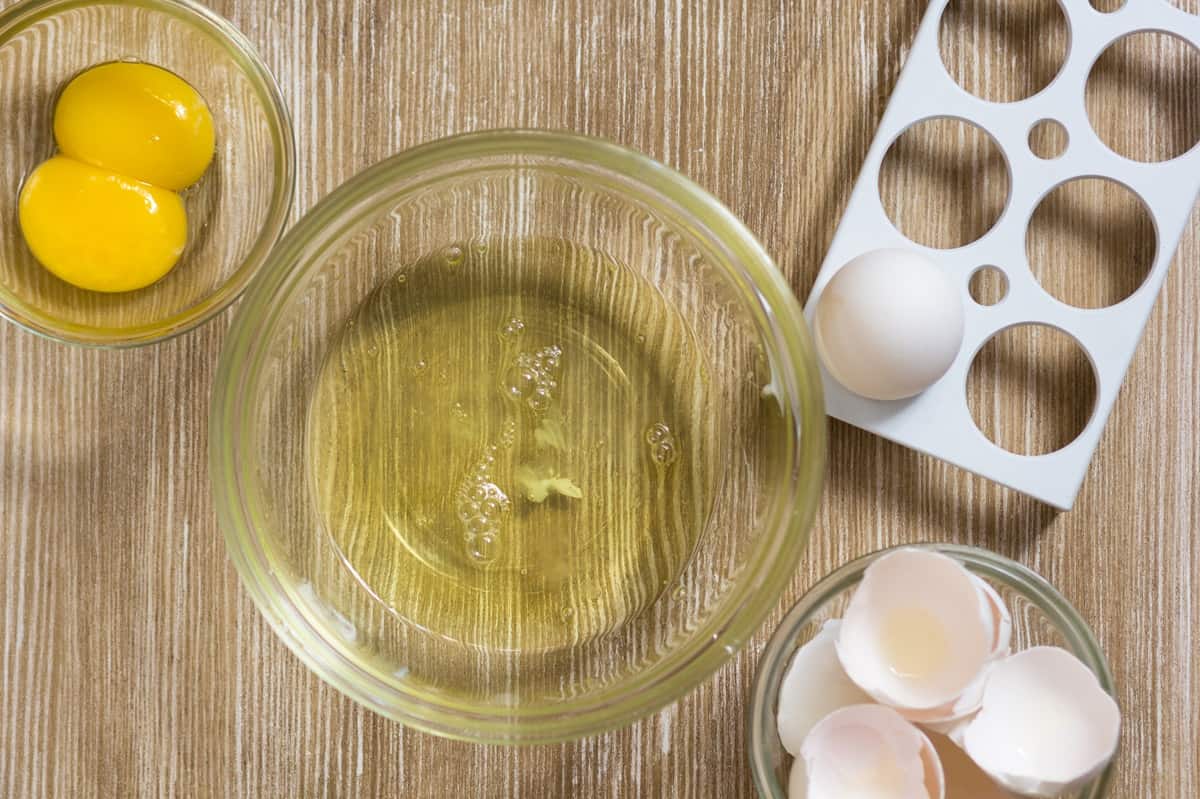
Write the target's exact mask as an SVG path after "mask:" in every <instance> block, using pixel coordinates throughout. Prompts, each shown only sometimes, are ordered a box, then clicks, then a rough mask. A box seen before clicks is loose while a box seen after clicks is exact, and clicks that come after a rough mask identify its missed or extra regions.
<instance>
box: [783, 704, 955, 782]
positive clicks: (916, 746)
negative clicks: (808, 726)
mask: <svg viewBox="0 0 1200 799" xmlns="http://www.w3.org/2000/svg"><path fill="white" fill-rule="evenodd" d="M801 755H802V757H803V758H804V770H805V774H806V776H807V784H806V785H805V786H804V791H803V793H801V794H800V797H803V799H846V798H847V797H859V796H861V797H867V796H869V797H872V798H873V799H944V797H945V791H946V784H945V778H944V776H943V773H942V766H941V761H940V760H939V759H938V756H937V753H936V752H935V751H934V748H933V744H932V743H930V741H929V739H928V738H927V737H925V735H924V734H923V733H922V732H921V731H920V730H918V729H917V728H916V727H914V726H913V725H912V724H910V723H909V722H908V721H906V720H905V719H904V718H903V717H902V716H900V714H898V713H896V711H894V710H892V709H891V708H886V707H883V706H882V705H851V706H850V707H845V708H842V709H841V710H835V711H834V712H833V713H830V714H829V715H828V716H826V717H825V718H824V719H822V720H821V721H819V722H818V723H817V724H816V726H814V727H813V728H812V730H811V731H810V732H809V734H808V736H807V737H806V738H805V739H804V745H803V746H802V747H801ZM791 799H798V797H797V796H796V795H795V794H792V795H791Z"/></svg>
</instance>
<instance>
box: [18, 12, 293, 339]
mask: <svg viewBox="0 0 1200 799" xmlns="http://www.w3.org/2000/svg"><path fill="white" fill-rule="evenodd" d="M110 61H144V62H147V63H150V64H155V65H157V66H160V67H163V68H165V69H168V70H170V71H172V72H174V73H175V74H177V75H179V76H180V77H181V78H183V79H184V80H186V81H187V82H188V83H190V84H191V85H192V86H193V87H195V88H196V89H197V91H199V93H200V95H201V96H202V97H204V99H205V101H206V102H207V103H208V106H209V109H210V110H211V112H212V116H213V124H214V127H215V130H216V155H215V157H214V158H213V162H212V164H211V165H210V166H209V168H208V171H207V172H206V173H205V175H204V177H202V178H201V179H200V181H199V182H198V183H197V184H196V185H194V186H191V187H189V188H188V189H186V190H184V191H183V192H182V195H183V200H184V205H185V207H186V209H187V214H188V240H187V245H186V248H185V249H184V252H183V256H182V257H181V259H180V261H179V263H177V264H176V265H175V267H174V268H173V269H172V270H171V271H170V272H168V273H167V275H166V276H165V277H163V278H162V279H161V280H159V281H158V282H156V283H154V284H152V285H150V286H147V287H146V288H143V289H140V290H138V291H130V292H125V293H121V294H102V293H98V292H93V291H85V290H83V289H80V288H76V287H75V286H72V285H70V284H69V283H66V282H64V281H62V280H60V279H58V278H57V277H56V276H55V275H53V274H52V273H51V272H49V271H48V270H46V269H44V268H42V266H41V265H40V264H39V263H38V262H37V261H36V260H35V259H34V257H33V254H32V253H31V252H30V251H29V247H28V246H27V245H26V244H25V239H24V237H23V236H22V234H21V229H20V225H19V224H18V222H17V198H18V196H19V195H20V192H21V185H22V183H23V181H24V180H25V178H26V177H27V176H28V175H29V173H30V172H32V171H33V169H34V168H35V167H36V166H37V165H38V164H40V163H41V162H42V161H44V160H45V159H47V158H49V157H50V156H51V155H53V154H54V152H55V149H56V145H55V141H54V131H53V124H52V121H53V118H54V106H55V102H56V101H57V99H58V95H59V92H60V91H61V90H62V88H63V87H64V85H65V84H66V83H67V82H69V81H70V80H71V78H73V77H74V76H75V75H77V74H78V73H80V72H82V71H83V70H85V69H87V68H88V67H92V66H95V65H97V64H103V63H107V62H110ZM0 82H2V83H3V86H4V90H3V91H2V92H0V119H3V120H4V128H3V132H2V133H0V316H3V317H4V318H6V319H8V320H9V321H12V322H15V323H16V324H18V325H20V326H21V327H24V328H26V329H27V330H31V331H33V332H34V333H38V334H40V335H43V336H46V337H48V338H52V339H56V340H59V341H64V342H68V343H71V344H81V345H85V346H93V347H133V346H138V345H143V344H151V343H154V342H157V341H162V340H163V339H166V338H170V337H171V336H174V335H178V334H180V333H183V332H185V331H187V330H190V329H192V328H194V327H196V326H197V325H200V324H202V323H204V322H205V321H207V320H209V319H211V318H212V317H213V316H215V315H217V314H219V313H220V312H221V311H222V310H224V309H225V308H226V307H227V306H228V305H229V304H230V303H231V302H233V301H234V300H235V299H237V297H238V296H239V295H240V294H241V292H242V290H243V289H244V288H245V287H246V285H247V284H248V283H249V282H250V278H251V277H253V276H254V274H255V272H256V271H257V270H258V268H259V267H260V266H261V265H262V263H263V261H264V260H265V259H266V257H267V253H268V252H269V251H270V249H271V247H272V246H273V245H274V244H275V243H276V242H277V241H278V240H279V237H280V235H281V234H282V233H283V228H284V225H285V224H286V223H287V218H288V213H289V210H290V208H291V202H292V190H293V188H294V182H295V145H294V143H293V141H292V128H291V122H290V121H289V119H288V113H287V108H286V106H285V105H284V102H283V98H282V96H281V95H280V93H279V87H278V86H277V85H276V83H275V80H274V79H273V78H272V77H271V74H270V73H269V72H268V70H267V68H266V66H265V65H264V64H263V62H262V60H261V59H260V58H259V57H258V55H257V54H256V53H255V51H254V48H253V46H252V45H251V44H250V42H249V41H247V40H246V37H244V36H243V35H242V34H241V33H239V32H238V31H237V30H236V29H234V28H233V26H231V25H230V24H229V23H228V22H226V21H225V20H223V19H221V18H220V17H218V16H216V15H215V14H213V13H212V12H211V11H209V10H208V9H207V8H205V7H204V6H201V5H199V4H197V3H193V2H191V0H26V2H20V3H16V4H14V5H12V6H10V7H9V8H7V9H5V10H4V12H3V13H0Z"/></svg>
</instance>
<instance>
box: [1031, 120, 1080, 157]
mask: <svg viewBox="0 0 1200 799" xmlns="http://www.w3.org/2000/svg"><path fill="white" fill-rule="evenodd" d="M1070 141H1071V137H1070V136H1069V135H1068V134H1067V129H1066V128H1065V127H1063V124H1062V123H1061V122H1059V121H1058V120H1055V119H1043V120H1042V121H1040V122H1038V123H1036V124H1034V126H1033V127H1032V128H1030V129H1029V149H1030V151H1031V152H1032V153H1033V154H1034V155H1036V156H1037V157H1038V158H1041V159H1044V160H1046V161H1051V160H1053V159H1055V158H1061V157H1062V155H1063V153H1065V152H1066V151H1067V145H1068V144H1069V143H1070Z"/></svg>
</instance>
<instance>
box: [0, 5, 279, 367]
mask: <svg viewBox="0 0 1200 799" xmlns="http://www.w3.org/2000/svg"><path fill="white" fill-rule="evenodd" d="M89 6H128V7H132V8H145V9H150V10H153V11H158V12H162V13H165V14H169V15H171V16H174V17H175V18H177V19H180V20H182V21H183V22H185V23H186V24H189V25H191V26H193V27H195V28H198V29H199V30H201V31H203V32H204V33H206V34H207V35H209V36H211V37H212V38H214V39H215V40H216V41H218V42H220V43H221V45H222V46H223V47H224V48H225V50H226V52H227V53H228V54H229V56H230V57H231V59H232V60H233V62H234V63H235V64H236V65H237V68H238V69H239V71H240V72H241V73H242V74H243V75H244V76H245V77H246V78H247V80H249V82H250V84H251V85H252V86H253V88H254V90H255V94H256V96H257V97H258V98H259V100H260V101H261V104H262V107H263V109H264V112H265V115H266V118H267V126H268V128H269V129H270V136H271V148H272V152H273V153H274V156H275V186H274V190H273V191H272V194H271V200H270V204H269V205H268V208H267V216H266V220H265V222H264V224H263V226H262V228H261V229H260V230H259V232H258V236H257V237H256V239H255V241H254V244H253V246H252V247H251V248H250V251H249V252H248V253H247V254H246V256H245V257H244V258H243V259H242V260H241V263H240V264H239V265H238V267H237V269H236V270H235V271H234V272H233V273H232V274H231V275H229V277H227V278H226V279H225V280H224V281H223V282H221V283H220V284H219V285H218V286H217V288H216V289H215V290H214V291H213V292H212V293H211V294H209V295H208V296H206V297H204V298H203V299H201V300H200V301H198V302H196V303H194V304H193V305H190V306H188V307H186V308H184V309H183V310H181V311H178V312H176V313H173V314H171V315H170V316H167V317H164V318H163V319H159V320H157V321H154V322H149V323H144V324H138V325H130V326H127V327H119V328H108V327H100V326H96V325H83V324H73V323H65V324H61V325H58V324H51V323H49V322H47V321H45V318H44V317H43V316H42V315H41V314H39V313H37V312H36V311H35V310H32V309H31V308H30V306H28V305H27V304H26V303H25V302H24V301H23V300H22V299H21V298H20V297H18V296H16V295H15V294H12V293H11V292H9V291H8V290H7V289H5V288H3V287H0V317H2V318H4V319H6V320H8V321H9V322H11V323H13V324H15V325H16V326H18V327H20V328H22V329H24V330H26V331H28V332H30V333H33V334H35V335H37V336H40V337H42V338H46V339H49V340H51V341H57V342H60V343H63V344H71V345H76V346H81V347H89V348H96V349H126V348H132V347H140V346H145V345H148V344H157V343H159V342H162V341H166V340H168V339H171V338H174V337H175V336H178V335H182V334H183V333H186V332H188V331H190V330H194V329H195V328H197V327H199V326H201V325H203V324H205V323H206V322H208V321H211V320H212V319H213V318H214V317H216V316H218V315H219V314H221V313H222V312H223V311H224V310H225V309H226V308H228V307H229V306H230V305H231V304H232V303H233V302H234V301H235V300H237V299H238V297H240V296H241V295H242V292H243V291H245V290H246V288H247V287H248V286H249V284H250V283H251V281H252V279H253V278H254V276H255V275H256V274H257V273H258V271H259V270H260V268H261V267H262V265H263V264H264V263H265V262H266V260H267V257H268V256H269V255H270V252H271V250H272V249H273V248H274V246H275V244H276V243H277V242H278V241H279V239H280V237H281V236H282V235H283V232H284V229H285V228H286V226H287V221H288V217H289V215H290V214H291V209H292V201H293V196H294V194H295V187H296V141H295V132H294V130H293V128H292V120H291V113H290V112H289V110H288V106H287V103H286V102H285V101H284V98H283V92H282V91H281V89H280V87H279V83H278V81H277V80H276V79H275V77H274V75H273V74H272V73H271V71H270V69H269V68H268V67H267V65H266V63H265V62H264V61H263V60H262V57H261V56H260V55H259V54H258V51H257V50H256V49H255V47H254V45H253V44H252V43H251V42H250V40H249V39H247V38H246V36H245V35H244V34H243V33H242V32H241V31H240V30H238V29H237V28H236V27H234V26H233V24H232V23H231V22H229V21H228V20H226V19H225V18H223V17H221V16H219V15H218V14H216V13H215V12H213V11H212V10H211V9H209V8H207V7H206V6H203V5H201V4H200V3H198V2H194V0H21V2H18V3H15V4H13V5H12V6H10V7H8V8H6V9H4V11H3V12H0V47H2V46H4V45H5V44H7V43H8V42H9V41H10V40H11V39H12V38H13V37H14V36H16V35H18V34H20V33H21V32H23V31H25V30H27V29H28V28H29V27H30V26H31V25H34V24H36V23H38V22H41V21H42V20H45V19H48V18H50V17H53V16H55V15H57V14H60V13H63V12H65V11H72V10H75V9H79V8H87V7H89Z"/></svg>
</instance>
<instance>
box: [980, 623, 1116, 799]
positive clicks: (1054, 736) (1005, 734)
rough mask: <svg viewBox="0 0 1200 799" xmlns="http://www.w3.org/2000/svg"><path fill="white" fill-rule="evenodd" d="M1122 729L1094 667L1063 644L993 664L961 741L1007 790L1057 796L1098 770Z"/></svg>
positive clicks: (1025, 793) (1076, 786)
mask: <svg viewBox="0 0 1200 799" xmlns="http://www.w3.org/2000/svg"><path fill="white" fill-rule="evenodd" d="M1120 727H1121V713H1120V709H1119V708H1118V707H1117V703H1116V702H1115V701H1114V700H1113V698H1112V697H1111V696H1109V695H1108V694H1107V693H1106V692H1105V691H1104V689H1103V688H1102V687H1101V686H1100V682H1099V680H1097V679H1096V675H1095V674H1093V673H1092V671H1091V669H1089V668H1088V667H1087V666H1086V665H1084V664H1083V663H1082V662H1081V661H1080V660H1079V659H1078V658H1076V657H1075V656H1074V655H1072V654H1071V653H1070V652H1067V651H1066V650H1065V649H1060V648H1058V647H1046V646H1041V647H1034V648H1032V649H1027V650H1025V651H1023V652H1018V653H1017V654H1015V655H1012V656H1010V657H1008V658H1006V659H1004V660H1002V661H1000V662H999V663H997V664H995V666H994V667H993V668H992V670H991V674H990V675H989V676H988V680H987V685H986V687H985V688H984V693H983V703H982V705H981V707H980V710H979V713H978V715H976V716H975V718H974V719H973V720H972V721H971V722H970V723H969V724H967V725H966V727H965V729H964V730H963V733H962V740H963V747H964V749H965V750H966V752H967V754H968V755H970V757H971V759H973V760H974V761H975V762H976V763H977V764H978V765H979V766H980V768H982V769H983V770H984V771H985V772H986V773H987V774H989V775H990V776H991V777H992V778H993V779H994V780H995V781H996V782H998V783H999V784H1000V785H1002V786H1004V787H1005V788H1007V789H1008V790H1010V791H1013V792H1015V793H1019V794H1021V795H1024V796H1039V797H1056V796H1058V795H1060V794H1062V793H1066V792H1070V791H1074V790H1077V789H1078V788H1080V787H1082V786H1084V785H1086V784H1087V783H1088V782H1090V781H1091V780H1092V779H1094V778H1095V777H1096V776H1097V775H1098V774H1099V773H1100V772H1101V771H1103V769H1104V767H1105V766H1106V765H1107V764H1108V762H1109V761H1110V760H1111V759H1112V757H1113V755H1114V754H1115V753H1116V749H1117V741H1118V738H1119V736H1120Z"/></svg>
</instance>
